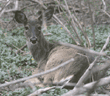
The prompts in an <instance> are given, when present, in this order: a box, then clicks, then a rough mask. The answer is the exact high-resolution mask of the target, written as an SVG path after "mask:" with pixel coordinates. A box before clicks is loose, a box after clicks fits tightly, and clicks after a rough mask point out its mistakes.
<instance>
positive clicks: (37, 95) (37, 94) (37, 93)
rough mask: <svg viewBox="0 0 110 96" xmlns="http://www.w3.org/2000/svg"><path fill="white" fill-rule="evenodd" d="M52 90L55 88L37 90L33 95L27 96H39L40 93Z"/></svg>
mask: <svg viewBox="0 0 110 96" xmlns="http://www.w3.org/2000/svg"><path fill="white" fill-rule="evenodd" d="M53 88H56V87H55V86H54V87H47V88H44V89H39V90H37V91H35V92H34V93H32V94H30V95H28V96H39V95H40V94H41V93H44V92H46V91H49V90H51V89H53Z"/></svg>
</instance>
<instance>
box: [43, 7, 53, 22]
mask: <svg viewBox="0 0 110 96" xmlns="http://www.w3.org/2000/svg"><path fill="white" fill-rule="evenodd" d="M53 13H54V7H53V6H49V7H48V8H47V9H46V10H45V17H46V20H50V19H51V18H52V16H53Z"/></svg>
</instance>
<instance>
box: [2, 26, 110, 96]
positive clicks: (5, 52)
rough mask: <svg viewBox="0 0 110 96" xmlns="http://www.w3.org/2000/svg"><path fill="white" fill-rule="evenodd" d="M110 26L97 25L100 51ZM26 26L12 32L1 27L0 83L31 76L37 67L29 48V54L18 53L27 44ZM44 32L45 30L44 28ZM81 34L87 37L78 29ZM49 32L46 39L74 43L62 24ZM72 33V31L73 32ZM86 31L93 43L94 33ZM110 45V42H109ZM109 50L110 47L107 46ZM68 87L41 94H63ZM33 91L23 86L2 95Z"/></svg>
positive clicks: (97, 45)
mask: <svg viewBox="0 0 110 96" xmlns="http://www.w3.org/2000/svg"><path fill="white" fill-rule="evenodd" d="M109 30H110V27H109V26H96V27H95V34H96V51H100V49H101V48H102V46H103V45H104V43H105V40H106V39H107V36H108V35H109ZM23 31H24V28H23V27H20V28H17V29H14V30H13V31H12V32H7V31H5V30H2V29H0V53H1V54H0V83H1V84H3V83H5V82H9V81H12V80H17V79H19V78H23V77H27V76H30V75H31V73H32V71H31V70H30V69H31V68H35V67H37V62H36V61H34V60H33V59H32V56H31V55H30V54H29V50H28V48H25V49H24V50H23V51H25V52H26V53H28V54H25V55H23V54H22V53H19V54H16V52H17V50H18V48H21V47H22V46H23V45H25V44H26V39H25V36H24V33H23ZM43 32H44V30H43ZM78 32H79V35H80V36H81V37H82V38H83V42H84V44H85V45H86V43H85V39H84V37H83V35H82V33H81V31H80V30H79V29H78ZM44 33H45V32H44ZM47 33H51V34H52V35H51V36H46V39H48V40H49V41H52V40H55V41H62V42H66V43H74V42H73V40H72V39H71V38H70V37H69V36H68V34H67V33H66V32H65V30H64V29H63V28H62V27H61V26H60V25H52V26H49V27H48V29H47ZM71 33H72V32H71ZM86 33H87V34H88V37H89V39H90V41H91V43H92V44H93V37H92V36H93V34H92V30H91V28H86ZM109 45H110V44H109ZM107 48H108V50H109V47H107ZM106 52H107V53H109V51H106ZM109 54H110V53H109ZM67 91H68V90H67V89H58V88H57V89H52V90H50V91H47V93H43V94H42V95H41V96H60V95H61V94H64V93H66V92H67ZM31 92H32V91H31V90H30V88H24V89H23V88H21V89H19V90H14V91H9V92H8V91H3V92H0V94H2V95H1V96H27V95H28V94H30V93H31Z"/></svg>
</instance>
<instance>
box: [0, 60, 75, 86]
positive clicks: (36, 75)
mask: <svg viewBox="0 0 110 96" xmlns="http://www.w3.org/2000/svg"><path fill="white" fill-rule="evenodd" d="M73 61H74V59H73V58H71V59H70V60H68V61H66V62H64V63H62V64H61V65H59V66H57V67H55V68H52V69H50V70H46V71H45V72H41V73H39V74H35V75H32V76H29V77H25V78H22V79H18V80H15V81H11V82H8V83H4V84H0V88H1V87H5V86H9V85H11V84H15V83H18V82H22V81H25V80H28V79H31V78H34V77H39V76H41V75H45V74H48V73H50V72H53V71H56V70H58V69H59V68H61V67H63V66H65V65H67V64H68V63H70V62H73Z"/></svg>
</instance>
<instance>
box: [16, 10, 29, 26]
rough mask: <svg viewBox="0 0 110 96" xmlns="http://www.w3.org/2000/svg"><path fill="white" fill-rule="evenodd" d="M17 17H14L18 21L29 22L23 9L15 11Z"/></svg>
mask: <svg viewBox="0 0 110 96" xmlns="http://www.w3.org/2000/svg"><path fill="white" fill-rule="evenodd" d="M14 13H15V17H14V19H15V20H16V21H17V22H18V23H22V24H24V25H25V24H27V17H26V15H25V14H24V13H23V12H21V11H15V12H14Z"/></svg>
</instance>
